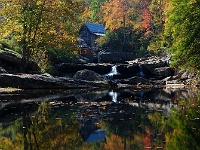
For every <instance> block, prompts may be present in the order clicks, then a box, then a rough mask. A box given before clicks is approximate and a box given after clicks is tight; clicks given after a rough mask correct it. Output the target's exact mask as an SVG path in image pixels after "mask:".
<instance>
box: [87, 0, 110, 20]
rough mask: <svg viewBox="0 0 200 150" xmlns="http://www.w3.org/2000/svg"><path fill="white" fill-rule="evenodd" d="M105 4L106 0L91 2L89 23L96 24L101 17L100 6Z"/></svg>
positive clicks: (93, 0)
mask: <svg viewBox="0 0 200 150" xmlns="http://www.w3.org/2000/svg"><path fill="white" fill-rule="evenodd" d="M105 2H107V0H92V1H91V2H90V5H89V9H90V12H91V20H90V21H91V22H93V23H98V22H99V21H100V18H101V17H102V13H101V6H102V5H103V4H104V3H105Z"/></svg>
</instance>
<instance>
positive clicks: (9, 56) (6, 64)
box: [0, 49, 40, 73]
mask: <svg viewBox="0 0 200 150" xmlns="http://www.w3.org/2000/svg"><path fill="white" fill-rule="evenodd" d="M21 61H22V57H21V55H20V54H18V53H16V52H14V51H12V50H9V49H1V50H0V65H1V66H2V67H3V68H4V69H5V70H7V71H8V72H10V73H16V72H17V70H18V69H19V66H20V63H21ZM39 71H40V68H39V66H38V65H37V63H36V62H34V61H29V62H28V65H27V72H37V73H38V72H39Z"/></svg>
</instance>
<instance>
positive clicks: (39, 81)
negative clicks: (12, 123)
mask: <svg viewBox="0 0 200 150" xmlns="http://www.w3.org/2000/svg"><path fill="white" fill-rule="evenodd" d="M110 85H111V83H110V82H107V83H105V82H85V81H81V80H80V81H78V80H76V81H74V80H73V79H72V78H67V77H53V76H51V75H49V74H7V73H1V74H0V86H1V87H13V88H20V89H79V88H102V87H108V86H110Z"/></svg>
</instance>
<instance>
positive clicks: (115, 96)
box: [109, 91, 118, 103]
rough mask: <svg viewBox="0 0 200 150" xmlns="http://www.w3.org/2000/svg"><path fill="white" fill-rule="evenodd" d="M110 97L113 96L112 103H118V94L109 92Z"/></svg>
mask: <svg viewBox="0 0 200 150" xmlns="http://www.w3.org/2000/svg"><path fill="white" fill-rule="evenodd" d="M109 95H110V96H111V98H112V101H113V102H115V103H116V102H117V96H118V93H117V92H113V91H112V92H109Z"/></svg>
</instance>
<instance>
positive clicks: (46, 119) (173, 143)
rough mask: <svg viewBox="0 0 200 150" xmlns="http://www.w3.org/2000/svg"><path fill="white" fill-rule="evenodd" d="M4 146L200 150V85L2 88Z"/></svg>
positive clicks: (19, 149) (0, 140)
mask: <svg viewBox="0 0 200 150" xmlns="http://www.w3.org/2000/svg"><path fill="white" fill-rule="evenodd" d="M0 104H1V105H0V106H1V107H0V149H2V150H157V149H159V150H162V149H170V150H189V149H192V150H199V149H200V143H199V139H200V119H199V118H200V97H199V91H198V90H187V89H181V90H178V89H151V90H145V91H144V90H134V89H123V90H116V91H109V90H104V91H90V90H88V91H84V90H79V91H61V90H57V91H55V90H53V91H51V90H48V91H47V90H46V91H45V90H38V91H37V90H36V91H33V90H30V91H28V90H26V91H18V92H13V93H6V92H5V93H0Z"/></svg>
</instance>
